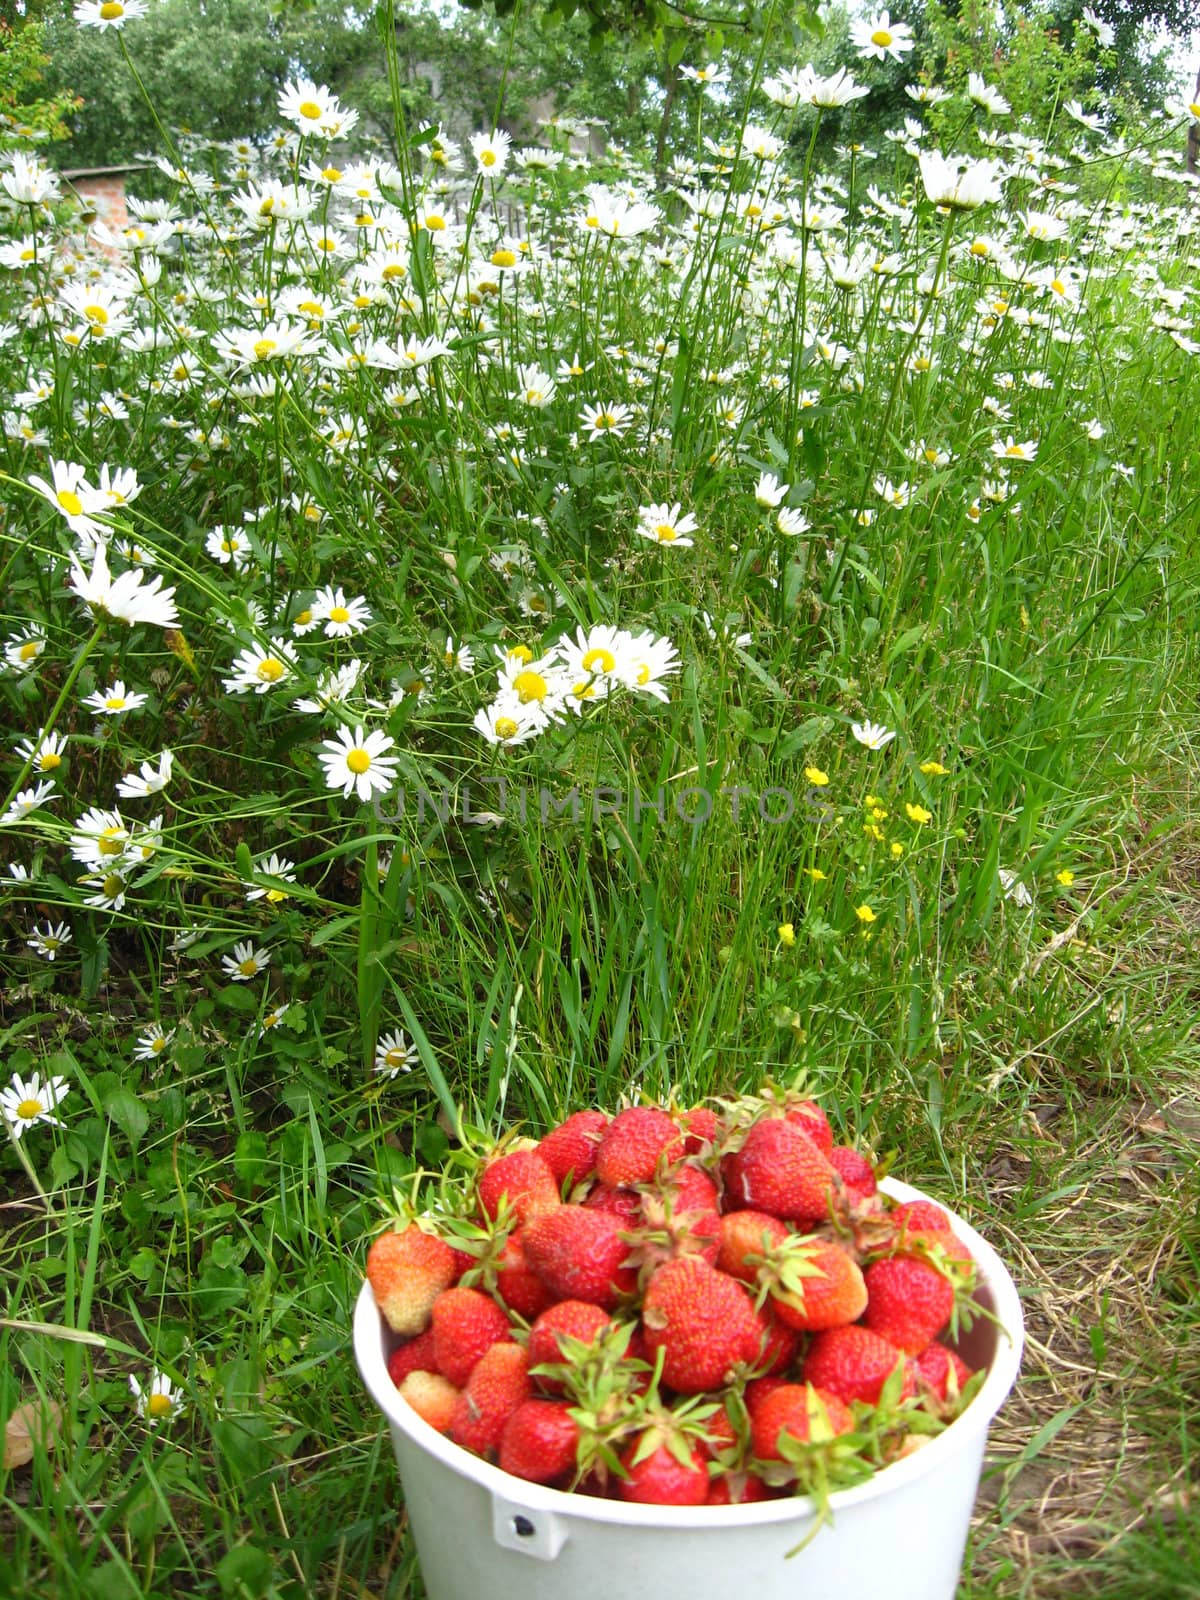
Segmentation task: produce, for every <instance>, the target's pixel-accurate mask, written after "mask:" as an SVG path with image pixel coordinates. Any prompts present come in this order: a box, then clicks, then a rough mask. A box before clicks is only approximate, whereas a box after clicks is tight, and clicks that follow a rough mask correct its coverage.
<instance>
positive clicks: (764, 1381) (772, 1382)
mask: <svg viewBox="0 0 1200 1600" xmlns="http://www.w3.org/2000/svg"><path fill="white" fill-rule="evenodd" d="M787 1381H788V1380H787V1379H786V1378H783V1377H778V1376H776V1375H775V1374H772V1373H768V1374H767V1376H766V1377H764V1378H751V1380H750V1382H749V1383H748V1384H747V1385H746V1387H745V1389H744V1390H743V1391H742V1399H743V1400H744V1401H745V1402H746V1410H747V1411H748V1412H749V1413H750V1415H751V1416H752V1417H753V1416H754V1414H755V1412H756V1411H757V1410H758V1408H759V1406H761V1405H762V1403H763V1401H764V1400H765V1399H766V1398H767V1396H768V1395H769V1394H774V1393H775V1391H776V1389H779V1388H782V1386H783V1385H784V1384H785V1383H786V1382H787Z"/></svg>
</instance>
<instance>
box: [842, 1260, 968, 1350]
mask: <svg viewBox="0 0 1200 1600" xmlns="http://www.w3.org/2000/svg"><path fill="white" fill-rule="evenodd" d="M864 1277H865V1280H866V1286H867V1294H868V1297H869V1298H868V1300H867V1309H866V1311H865V1312H864V1313H863V1323H864V1325H865V1326H866V1327H868V1328H870V1329H872V1331H873V1332H875V1333H878V1334H882V1335H883V1337H884V1338H885V1339H886V1340H887V1341H888V1342H889V1344H894V1345H895V1346H896V1348H897V1350H903V1351H905V1352H906V1353H907V1354H908V1355H912V1356H915V1355H918V1354H919V1353H920V1352H921V1351H922V1350H924V1348H925V1346H926V1345H927V1344H928V1343H929V1341H930V1340H931V1339H933V1338H934V1337H935V1336H936V1335H937V1334H939V1333H940V1332H941V1330H942V1329H943V1328H944V1327H945V1326H946V1324H947V1323H948V1322H949V1321H950V1317H951V1314H952V1312H953V1310H954V1286H953V1284H951V1282H950V1280H949V1279H948V1278H947V1277H946V1276H945V1275H944V1274H943V1273H941V1272H939V1271H938V1269H937V1268H936V1267H934V1266H931V1265H930V1263H929V1262H928V1261H922V1260H919V1259H918V1258H917V1257H915V1256H909V1255H896V1256H886V1257H885V1258H884V1259H883V1260H882V1261H874V1262H872V1263H871V1265H870V1266H869V1267H868V1268H867V1270H866V1273H865V1274H864Z"/></svg>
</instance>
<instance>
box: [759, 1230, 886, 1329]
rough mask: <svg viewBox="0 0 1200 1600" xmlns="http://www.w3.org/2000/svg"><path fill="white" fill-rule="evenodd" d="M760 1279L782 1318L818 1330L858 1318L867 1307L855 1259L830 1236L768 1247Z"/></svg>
mask: <svg viewBox="0 0 1200 1600" xmlns="http://www.w3.org/2000/svg"><path fill="white" fill-rule="evenodd" d="M760 1281H761V1282H763V1283H765V1284H766V1286H767V1287H768V1289H769V1290H770V1294H771V1303H772V1305H773V1307H774V1310H775V1315H776V1316H777V1317H778V1318H779V1320H780V1322H783V1323H786V1324H787V1326H788V1327H789V1328H800V1329H803V1330H807V1331H808V1332H817V1331H819V1330H820V1329H822V1328H841V1327H844V1326H845V1325H846V1324H847V1323H848V1322H857V1320H858V1319H859V1317H861V1316H862V1314H863V1311H864V1309H865V1308H866V1306H867V1285H866V1283H865V1281H864V1279H863V1274H862V1271H861V1269H860V1268H859V1265H858V1262H857V1261H855V1260H854V1259H853V1257H851V1256H849V1255H848V1254H847V1253H846V1251H845V1250H843V1249H842V1247H841V1245H840V1244H835V1243H834V1242H833V1240H832V1239H820V1238H816V1237H813V1238H808V1239H801V1238H798V1237H793V1238H792V1239H789V1240H788V1241H787V1242H786V1243H785V1244H782V1245H778V1246H776V1248H775V1249H774V1250H772V1251H770V1252H769V1253H768V1255H767V1257H766V1262H765V1264H764V1265H763V1267H762V1269H761V1272H760Z"/></svg>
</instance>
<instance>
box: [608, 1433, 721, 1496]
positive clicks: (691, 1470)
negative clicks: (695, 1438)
mask: <svg viewBox="0 0 1200 1600" xmlns="http://www.w3.org/2000/svg"><path fill="white" fill-rule="evenodd" d="M659 1432H660V1430H658V1429H657V1428H656V1429H652V1430H651V1436H652V1437H657V1436H658V1434H659ZM645 1439H646V1436H645V1435H644V1434H643V1435H642V1436H641V1437H640V1438H638V1439H635V1440H634V1442H633V1443H632V1444H631V1445H630V1446H629V1448H628V1449H627V1450H626V1451H625V1453H624V1455H623V1456H622V1457H621V1465H622V1467H623V1468H624V1469H625V1473H626V1476H625V1477H624V1478H622V1479H621V1482H620V1485H619V1491H618V1492H619V1494H620V1497H621V1499H622V1500H631V1501H633V1502H634V1503H635V1504H637V1505H648V1506H702V1505H703V1504H704V1501H705V1499H706V1498H707V1496H708V1467H707V1466H706V1465H705V1462H704V1458H703V1456H702V1455H701V1453H700V1451H699V1449H698V1448H697V1447H696V1446H695V1445H694V1444H690V1443H688V1442H687V1441H686V1440H684V1439H682V1438H679V1439H678V1440H677V1441H676V1442H675V1450H677V1451H678V1452H679V1454H678V1455H676V1454H675V1453H674V1451H673V1450H672V1448H671V1446H670V1445H668V1444H665V1443H663V1444H657V1445H655V1446H654V1447H653V1449H651V1450H650V1452H649V1454H648V1455H645V1456H643V1458H642V1459H641V1460H640V1461H639V1460H638V1459H637V1457H638V1452H639V1450H641V1449H642V1448H643V1447H644V1445H643V1441H645ZM680 1457H682V1459H680Z"/></svg>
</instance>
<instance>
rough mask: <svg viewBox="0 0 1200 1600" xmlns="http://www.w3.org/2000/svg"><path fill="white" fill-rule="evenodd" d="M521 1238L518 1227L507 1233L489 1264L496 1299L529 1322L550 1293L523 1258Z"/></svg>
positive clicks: (549, 1298)
mask: <svg viewBox="0 0 1200 1600" xmlns="http://www.w3.org/2000/svg"><path fill="white" fill-rule="evenodd" d="M524 1239H525V1236H524V1230H523V1229H521V1228H518V1229H517V1230H516V1232H515V1233H510V1234H509V1236H508V1238H507V1239H506V1240H505V1241H504V1244H503V1246H502V1247H501V1250H500V1253H499V1255H498V1256H497V1257H496V1259H495V1261H494V1263H493V1264H492V1267H491V1279H492V1281H493V1282H494V1286H495V1294H496V1297H497V1299H499V1300H502V1301H503V1302H504V1304H505V1305H506V1306H507V1307H508V1309H509V1310H510V1311H515V1312H516V1314H517V1315H518V1316H519V1317H523V1318H524V1319H525V1321H526V1322H532V1321H533V1319H534V1318H535V1317H536V1316H538V1315H539V1314H540V1313H541V1312H543V1311H544V1310H545V1309H546V1307H547V1306H548V1305H549V1304H550V1303H551V1295H550V1291H549V1289H547V1287H546V1285H545V1284H544V1283H543V1282H542V1280H541V1278H539V1277H538V1275H537V1273H536V1272H535V1271H534V1270H533V1268H532V1267H531V1266H530V1265H529V1262H528V1261H527V1260H526V1258H525V1242H524Z"/></svg>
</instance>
